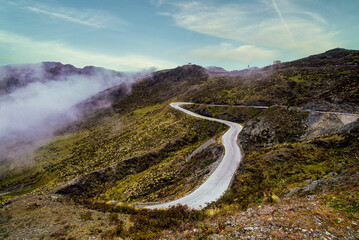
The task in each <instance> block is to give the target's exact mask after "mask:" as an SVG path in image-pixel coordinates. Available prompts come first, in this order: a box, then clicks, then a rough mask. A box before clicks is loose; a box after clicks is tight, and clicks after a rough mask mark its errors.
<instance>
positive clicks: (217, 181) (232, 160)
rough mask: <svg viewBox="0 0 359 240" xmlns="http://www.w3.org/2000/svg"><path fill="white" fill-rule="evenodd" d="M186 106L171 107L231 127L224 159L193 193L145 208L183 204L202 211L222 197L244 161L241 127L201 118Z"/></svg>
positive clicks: (224, 136)
mask: <svg viewBox="0 0 359 240" xmlns="http://www.w3.org/2000/svg"><path fill="white" fill-rule="evenodd" d="M184 104H191V103H181V102H177V103H171V107H173V108H175V109H178V110H180V111H182V112H185V113H187V114H189V115H192V116H194V117H198V118H202V119H206V120H210V121H216V122H220V123H224V124H226V125H228V126H229V127H230V128H229V130H228V131H227V132H226V133H225V134H224V135H223V136H222V144H223V146H224V149H225V154H224V157H223V159H222V161H221V163H220V164H219V165H218V167H217V168H216V170H215V171H214V172H213V173H212V174H211V175H210V176H209V177H208V178H207V180H206V181H205V182H204V183H203V184H202V185H200V186H199V187H198V188H197V189H196V190H194V191H193V192H192V193H190V194H188V195H186V196H184V197H182V198H179V199H177V200H174V201H170V202H165V203H161V204H156V205H150V206H146V207H145V208H148V209H159V208H168V207H170V206H174V205H177V204H182V205H188V206H189V207H190V208H193V209H202V208H204V207H205V206H206V205H208V203H210V202H213V201H216V200H218V199H219V198H220V197H221V196H222V194H223V193H224V192H225V191H226V190H227V189H228V187H229V185H230V183H231V180H232V178H233V176H234V174H235V173H236V171H237V169H238V167H239V164H240V162H241V160H242V153H241V150H240V148H239V146H238V144H237V137H238V134H239V132H240V131H241V130H242V126H241V125H239V124H237V123H233V122H229V121H225V120H221V119H215V118H210V117H204V116H201V115H199V114H196V113H193V112H191V111H188V110H186V109H183V108H181V107H180V105H184Z"/></svg>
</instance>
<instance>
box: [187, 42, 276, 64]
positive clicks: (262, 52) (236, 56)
mask: <svg viewBox="0 0 359 240" xmlns="http://www.w3.org/2000/svg"><path fill="white" fill-rule="evenodd" d="M192 54H193V56H194V57H197V58H200V59H216V60H230V61H240V62H243V63H252V62H253V61H265V60H273V59H274V58H275V57H276V55H277V52H276V51H274V50H267V49H263V48H258V47H256V46H251V45H244V46H240V47H233V45H231V44H228V43H221V44H220V45H218V46H206V47H204V48H200V49H197V50H195V51H194V52H193V53H192Z"/></svg>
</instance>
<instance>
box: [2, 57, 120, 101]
mask: <svg viewBox="0 0 359 240" xmlns="http://www.w3.org/2000/svg"><path fill="white" fill-rule="evenodd" d="M95 74H101V75H103V76H106V77H107V78H114V77H123V75H124V74H123V73H121V72H117V71H114V70H108V69H105V68H100V67H94V66H86V67H84V68H76V67H74V66H73V65H70V64H62V63H59V62H43V63H38V64H24V65H7V66H2V67H0V95H3V94H7V93H11V92H13V91H14V90H15V89H17V88H21V87H24V86H26V85H28V84H29V83H32V82H46V81H59V80H62V79H64V78H66V77H70V76H76V75H81V76H93V75H95Z"/></svg>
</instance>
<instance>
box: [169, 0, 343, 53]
mask: <svg viewBox="0 0 359 240" xmlns="http://www.w3.org/2000/svg"><path fill="white" fill-rule="evenodd" d="M275 3H276V5H274V4H273V1H272V0H259V1H253V2H251V3H250V4H245V5H244V4H227V5H226V4H222V5H213V4H210V3H202V2H199V1H192V2H185V3H177V4H174V6H175V8H176V11H174V12H172V14H171V16H172V18H173V19H174V21H175V23H176V25H177V26H179V27H182V28H185V29H188V30H191V31H195V32H199V33H203V34H206V35H210V36H214V37H218V38H223V39H230V40H235V41H238V42H240V43H242V44H243V43H244V44H246V45H256V46H261V47H271V48H277V49H286V50H288V49H292V50H293V49H296V48H305V49H302V50H303V51H309V50H310V49H316V51H321V50H327V49H324V47H321V45H320V44H316V40H317V41H318V40H323V39H325V40H326V42H327V44H325V45H330V46H335V45H337V44H336V43H335V42H334V40H333V39H332V37H333V36H334V35H335V34H334V33H332V32H330V31H328V29H327V28H328V26H327V23H326V21H325V19H324V18H322V17H321V16H320V15H318V14H316V13H313V12H309V11H307V10H303V9H301V8H300V7H299V6H297V5H294V3H293V2H292V1H281V0H277V1H276V2H275ZM304 43H307V44H304ZM309 43H312V44H313V45H310V44H309ZM318 48H319V49H318Z"/></svg>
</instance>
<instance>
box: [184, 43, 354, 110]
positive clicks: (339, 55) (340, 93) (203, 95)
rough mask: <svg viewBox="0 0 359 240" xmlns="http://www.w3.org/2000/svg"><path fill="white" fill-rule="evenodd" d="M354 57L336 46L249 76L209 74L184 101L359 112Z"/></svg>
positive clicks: (351, 52) (188, 93) (352, 52)
mask: <svg viewBox="0 0 359 240" xmlns="http://www.w3.org/2000/svg"><path fill="white" fill-rule="evenodd" d="M358 59H359V51H349V50H343V49H336V50H332V51H328V52H326V53H323V54H321V55H316V56H312V57H308V58H304V59H301V60H298V61H294V62H288V63H282V64H280V65H275V66H269V67H266V68H262V69H258V70H257V71H254V72H253V73H251V74H249V75H246V74H244V75H241V74H239V76H237V77H226V76H213V77H212V78H211V79H210V80H209V81H206V82H204V83H202V84H199V85H198V86H196V87H193V88H192V89H191V91H190V92H187V93H186V94H185V100H188V101H193V102H199V103H217V104H230V105H231V104H244V105H248V104H249V105H273V104H277V105H287V106H300V107H307V108H314V107H315V108H317V109H321V110H330V109H331V110H339V111H340V110H342V111H347V112H359V109H358V107H357V106H358V103H359V93H358V89H359V86H358V84H359V83H358V81H357V79H358V77H359V68H358V65H357V64H358V63H357V61H358Z"/></svg>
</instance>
